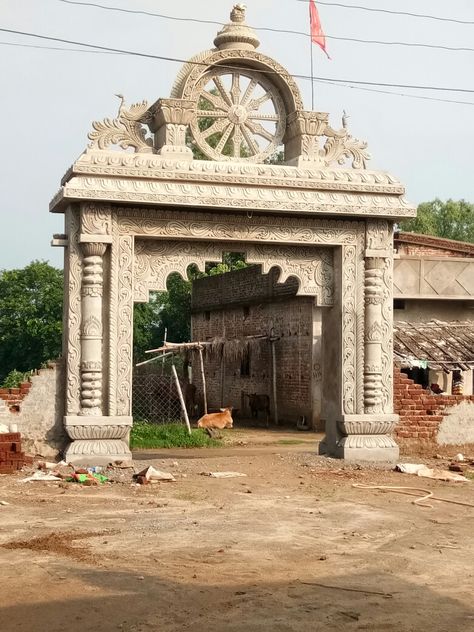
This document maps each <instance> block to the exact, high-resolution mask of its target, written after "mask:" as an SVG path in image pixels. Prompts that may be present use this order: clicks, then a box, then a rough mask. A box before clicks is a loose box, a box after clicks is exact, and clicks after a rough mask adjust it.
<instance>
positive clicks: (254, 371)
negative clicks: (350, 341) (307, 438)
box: [191, 266, 321, 425]
mask: <svg viewBox="0 0 474 632" xmlns="http://www.w3.org/2000/svg"><path fill="white" fill-rule="evenodd" d="M278 276H279V272H278V271H277V270H276V269H272V270H271V271H270V272H269V274H261V272H260V266H250V267H248V268H245V269H243V270H238V271H236V272H232V273H228V274H223V275H217V276H212V277H207V278H204V279H199V280H197V281H195V282H194V283H193V292H192V320H191V322H192V338H193V340H201V341H206V340H212V339H214V338H219V337H222V338H225V339H242V340H244V339H245V337H246V336H257V335H263V336H268V337H273V338H276V341H275V342H274V345H275V356H276V357H275V360H276V366H277V371H276V384H277V392H278V394H279V396H278V416H279V419H280V420H282V421H284V422H294V423H296V421H297V420H298V418H299V417H300V416H302V415H304V416H305V417H306V419H307V420H311V419H312V420H313V421H314V424H315V425H317V424H318V420H319V411H320V408H321V403H320V401H321V392H320V389H321V370H320V364H319V362H320V359H319V355H320V351H319V348H320V343H321V338H320V336H321V308H318V307H316V306H315V305H313V303H314V300H313V298H312V297H307V296H296V293H297V291H298V282H297V281H296V280H295V279H291V278H290V279H289V280H288V281H287V282H286V283H283V284H278V283H277V279H278ZM222 369H223V370H222ZM206 376H207V390H208V401H209V407H210V408H218V407H219V406H222V405H231V406H234V407H235V408H239V409H240V411H241V412H242V414H244V415H245V414H249V409H248V399H247V398H245V394H247V395H249V394H252V393H257V394H266V395H268V396H269V397H270V399H272V395H273V389H272V385H273V373H272V357H271V343H270V341H269V340H268V338H262V339H261V340H260V341H258V342H256V343H254V344H252V346H251V348H250V351H249V353H248V354H247V356H246V357H245V358H243V359H242V358H241V359H235V360H233V361H232V360H226V362H225V365H224V367H222V366H221V361H220V360H219V359H218V358H215V357H214V358H212V357H211V358H208V359H206ZM194 379H195V381H196V383H198V382H199V376H198V374H197V372H195V375H194ZM272 413H273V411H272Z"/></svg>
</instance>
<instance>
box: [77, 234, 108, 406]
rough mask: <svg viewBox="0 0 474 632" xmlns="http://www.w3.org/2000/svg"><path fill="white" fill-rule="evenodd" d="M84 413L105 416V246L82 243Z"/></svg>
mask: <svg viewBox="0 0 474 632" xmlns="http://www.w3.org/2000/svg"><path fill="white" fill-rule="evenodd" d="M81 248H82V251H83V255H84V257H83V272H82V291H81V294H82V302H81V307H82V324H81V410H80V414H81V415H87V416H90V415H102V286H103V264H102V258H103V256H104V254H105V251H106V245H105V244H103V243H99V242H86V243H82V244H81Z"/></svg>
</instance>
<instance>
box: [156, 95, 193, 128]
mask: <svg viewBox="0 0 474 632" xmlns="http://www.w3.org/2000/svg"><path fill="white" fill-rule="evenodd" d="M195 111H196V104H195V103H194V101H188V100H186V99H158V101H156V103H154V104H153V105H152V106H151V108H150V114H151V117H152V121H151V124H150V129H151V130H152V132H156V131H158V130H159V129H160V128H161V127H163V125H170V124H171V125H189V123H190V122H191V119H192V118H193V116H194V114H195Z"/></svg>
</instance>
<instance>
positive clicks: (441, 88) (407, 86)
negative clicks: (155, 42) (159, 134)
mask: <svg viewBox="0 0 474 632" xmlns="http://www.w3.org/2000/svg"><path fill="white" fill-rule="evenodd" d="M0 32H2V33H10V34H13V35H24V36H26V37H34V38H37V39H42V40H48V41H52V42H61V43H62V44H72V45H74V46H84V47H86V48H94V49H97V50H103V51H110V52H113V53H122V54H125V55H133V56H136V57H145V58H147V59H159V60H161V61H170V62H176V63H180V64H191V65H194V66H202V67H205V68H207V67H209V64H208V63H206V62H200V61H193V60H187V59H181V58H179V57H167V56H164V55H153V54H151V53H140V52H138V51H130V50H126V49H122V48H112V47H110V46H101V45H100V44H88V43H86V42H78V41H75V40H68V39H63V38H60V37H50V36H48V35H40V34H39V33H28V32H26V31H17V30H15V29H5V28H0ZM215 66H218V67H219V68H228V69H229V70H248V68H246V67H244V66H239V65H237V64H235V65H234V64H221V63H219V64H215ZM259 72H260V73H261V74H265V75H279V74H280V73H278V72H277V71H275V70H263V69H262V70H259ZM292 76H293V77H294V78H296V79H301V80H304V81H312V80H318V81H331V82H333V83H351V84H355V85H362V86H376V87H383V88H405V89H410V90H431V91H435V92H462V93H466V94H474V89H470V88H448V87H446V86H420V85H414V84H403V83H387V82H377V81H360V80H355V79H334V78H333V77H310V76H309V75H299V74H292Z"/></svg>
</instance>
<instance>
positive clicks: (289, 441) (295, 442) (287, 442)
mask: <svg viewBox="0 0 474 632" xmlns="http://www.w3.org/2000/svg"><path fill="white" fill-rule="evenodd" d="M302 443H306V441H302V440H301V439H279V440H278V441H277V444H278V445H301V444H302Z"/></svg>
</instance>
